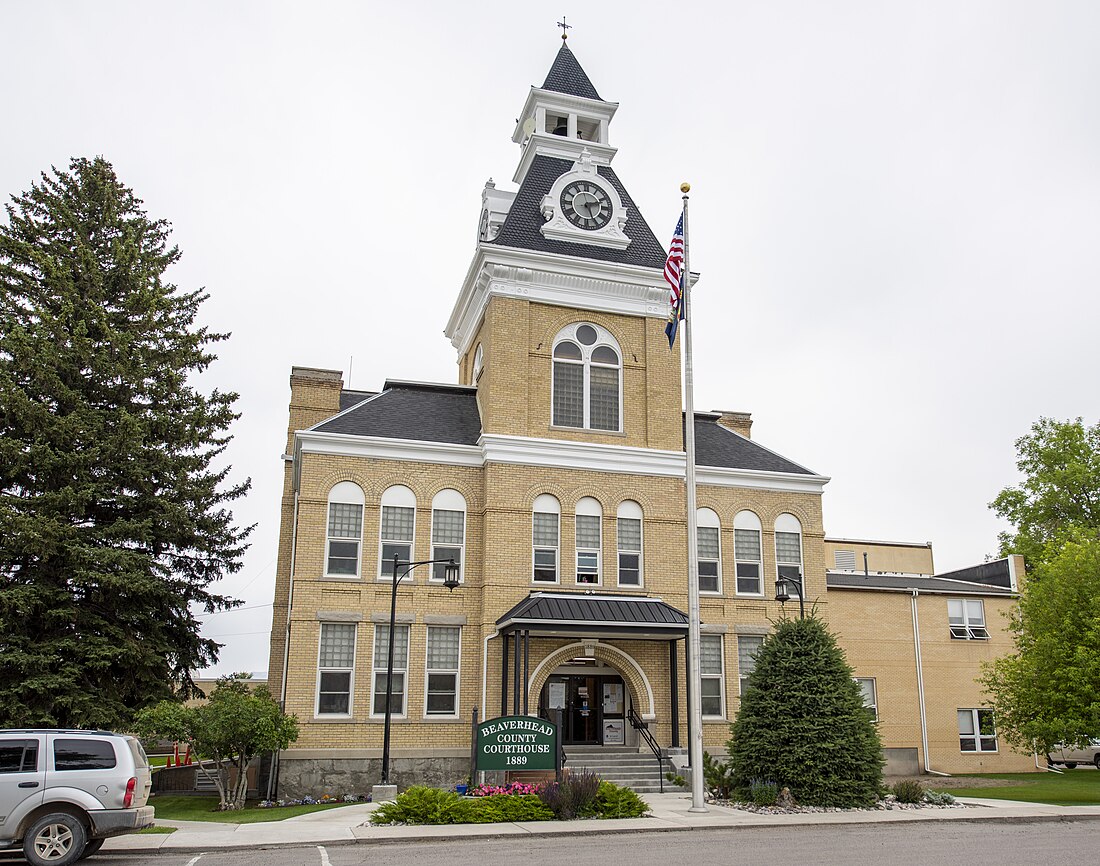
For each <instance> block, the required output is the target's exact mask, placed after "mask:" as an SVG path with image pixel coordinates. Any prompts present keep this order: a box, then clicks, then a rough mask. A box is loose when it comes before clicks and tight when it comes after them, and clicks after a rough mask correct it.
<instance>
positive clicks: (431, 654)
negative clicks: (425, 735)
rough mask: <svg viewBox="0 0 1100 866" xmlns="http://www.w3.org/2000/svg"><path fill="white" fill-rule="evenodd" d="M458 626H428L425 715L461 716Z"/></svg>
mask: <svg viewBox="0 0 1100 866" xmlns="http://www.w3.org/2000/svg"><path fill="white" fill-rule="evenodd" d="M459 635H460V629H459V628H458V626H439V625H430V626H428V648H427V653H426V659H425V668H426V672H425V679H426V681H427V683H426V688H427V696H426V698H425V701H424V712H425V715H429V716H457V715H458V659H459Z"/></svg>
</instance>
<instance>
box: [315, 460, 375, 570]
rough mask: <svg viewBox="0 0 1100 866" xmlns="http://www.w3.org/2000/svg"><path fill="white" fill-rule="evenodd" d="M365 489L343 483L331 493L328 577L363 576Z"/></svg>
mask: <svg viewBox="0 0 1100 866" xmlns="http://www.w3.org/2000/svg"><path fill="white" fill-rule="evenodd" d="M365 501H366V500H365V499H364V497H363V490H362V488H361V487H360V486H359V485H358V484H353V483H352V482H351V481H341V482H340V483H339V484H337V485H335V486H334V487H333V488H332V490H330V491H329V492H328V532H327V541H326V545H325V548H326V549H325V574H326V575H329V576H336V577H358V576H359V554H360V548H361V546H362V545H361V542H362V540H363V503H364V502H365Z"/></svg>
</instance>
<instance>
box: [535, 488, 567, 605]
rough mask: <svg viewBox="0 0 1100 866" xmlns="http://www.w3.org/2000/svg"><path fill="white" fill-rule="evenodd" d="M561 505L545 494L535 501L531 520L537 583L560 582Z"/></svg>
mask: <svg viewBox="0 0 1100 866" xmlns="http://www.w3.org/2000/svg"><path fill="white" fill-rule="evenodd" d="M560 530H561V505H560V504H559V503H558V500H557V499H555V498H554V497H553V496H550V495H549V494H548V493H544V494H542V495H541V496H539V497H538V498H537V499H536V500H535V506H534V514H533V515H532V520H531V544H532V560H533V563H534V570H533V573H532V575H531V579H532V580H534V581H535V582H536V583H557V582H558V547H559V543H560V536H561V532H560Z"/></svg>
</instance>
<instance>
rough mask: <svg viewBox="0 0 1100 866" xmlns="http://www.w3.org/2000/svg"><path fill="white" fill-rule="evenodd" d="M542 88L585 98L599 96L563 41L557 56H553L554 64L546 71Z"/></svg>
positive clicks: (597, 97) (596, 97)
mask: <svg viewBox="0 0 1100 866" xmlns="http://www.w3.org/2000/svg"><path fill="white" fill-rule="evenodd" d="M542 89H543V90H553V91H554V92H555V93H568V94H569V95H570V96H582V97H584V98H585V99H599V98H600V94H598V93H597V92H596V88H595V87H593V86H592V82H591V81H589V79H588V76H587V75H586V74H585V72H584V70H583V69H581V65H580V63H578V62H577V58H576V56H575V55H574V54H573V52H572V51H570V50H569V46H568V45H566V44H565V43H564V42H562V44H561V48H560V49H558V56H557V57H555V58H554V65H553V66H551V67H550V71H549V72H548V73H546V80H545V81H544V82H543V83H542Z"/></svg>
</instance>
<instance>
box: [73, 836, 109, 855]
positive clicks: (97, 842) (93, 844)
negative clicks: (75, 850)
mask: <svg viewBox="0 0 1100 866" xmlns="http://www.w3.org/2000/svg"><path fill="white" fill-rule="evenodd" d="M102 847H103V840H102V839H89V840H88V844H87V845H85V846H84V850H83V851H82V852H81V854H80V856H79V857H77V858H76V859H77V860H83V859H84V858H85V857H91V856H92V855H93V854H95V852H96V851H98V850H99V849H100V848H102Z"/></svg>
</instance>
